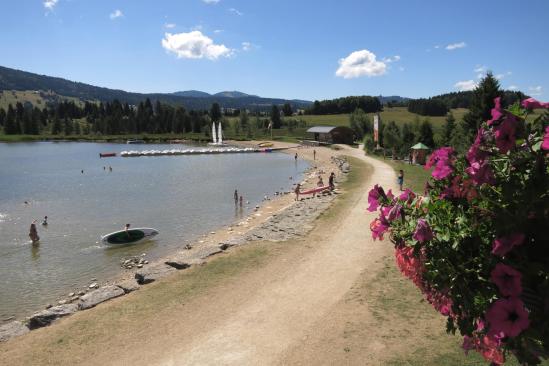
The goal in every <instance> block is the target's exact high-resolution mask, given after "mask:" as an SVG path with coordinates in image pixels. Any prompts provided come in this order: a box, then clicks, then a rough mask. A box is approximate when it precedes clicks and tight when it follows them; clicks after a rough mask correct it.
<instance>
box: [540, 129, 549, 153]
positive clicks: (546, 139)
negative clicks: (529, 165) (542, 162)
mask: <svg viewBox="0 0 549 366" xmlns="http://www.w3.org/2000/svg"><path fill="white" fill-rule="evenodd" d="M541 148H542V149H543V150H549V126H547V127H546V128H545V136H543V143H542V144H541Z"/></svg>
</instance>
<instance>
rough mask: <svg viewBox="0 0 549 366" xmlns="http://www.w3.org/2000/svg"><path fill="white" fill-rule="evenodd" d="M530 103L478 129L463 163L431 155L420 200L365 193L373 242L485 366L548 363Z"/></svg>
mask: <svg viewBox="0 0 549 366" xmlns="http://www.w3.org/2000/svg"><path fill="white" fill-rule="evenodd" d="M532 108H549V103H541V102H538V101H536V100H535V99H533V98H529V99H526V100H524V101H522V103H520V104H519V103H517V104H515V105H513V106H511V107H510V108H509V109H503V108H502V107H501V104H500V99H499V98H497V99H496V100H495V107H494V109H493V110H492V119H491V120H489V121H487V122H485V123H483V124H482V126H481V127H480V128H479V130H478V133H477V136H476V139H475V141H474V143H473V144H472V145H471V147H470V149H469V151H468V152H467V154H466V155H465V156H458V155H457V154H456V152H455V151H454V150H453V149H452V148H451V147H443V148H441V149H438V150H436V151H434V152H433V154H432V155H431V156H430V158H429V160H428V162H427V164H426V168H427V169H430V168H433V171H432V179H431V180H430V182H429V183H427V185H426V189H425V193H424V195H422V196H420V195H417V194H416V193H413V192H411V191H410V190H406V191H405V192H404V193H402V194H401V195H400V196H395V195H394V194H393V193H392V192H391V190H389V191H388V192H385V191H384V190H383V188H381V187H379V186H377V185H376V186H375V187H374V188H373V189H372V190H371V191H370V193H369V196H368V200H369V204H370V207H369V208H368V209H369V210H370V211H377V210H379V212H380V214H379V217H377V218H376V219H374V221H373V222H372V223H371V224H370V228H371V231H372V235H373V237H374V239H383V236H384V234H386V233H387V234H389V235H390V238H391V241H392V242H393V243H394V245H395V256H396V262H397V265H398V267H399V269H400V271H401V272H402V273H403V275H405V276H406V277H408V278H409V279H410V280H412V281H413V282H414V284H415V285H416V286H417V287H419V289H420V290H421V291H422V292H423V294H424V296H425V297H426V299H427V300H428V301H429V302H430V303H431V304H432V305H433V306H434V307H435V309H436V310H438V311H439V312H440V313H441V314H442V315H444V316H445V317H447V330H448V331H449V332H453V333H455V332H456V331H457V330H459V332H460V333H461V334H462V335H463V336H464V342H463V347H464V349H465V350H466V351H469V350H476V351H478V352H480V353H481V354H482V356H483V357H484V358H485V359H486V360H487V361H489V362H491V363H492V364H497V365H499V364H503V363H504V362H505V358H506V356H508V355H509V354H514V355H515V356H516V357H517V359H518V360H519V362H520V363H521V364H529V365H534V364H539V363H540V362H541V360H542V359H547V358H549V170H548V167H549V152H548V151H549V126H547V124H548V121H547V116H540V117H538V118H537V119H536V120H535V121H534V122H531V123H530V122H527V121H526V117H527V116H528V114H529V111H530V110H531V109H532Z"/></svg>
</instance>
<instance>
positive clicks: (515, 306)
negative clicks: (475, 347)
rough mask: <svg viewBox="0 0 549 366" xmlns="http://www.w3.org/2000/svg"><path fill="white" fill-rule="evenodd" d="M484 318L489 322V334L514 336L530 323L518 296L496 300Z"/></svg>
mask: <svg viewBox="0 0 549 366" xmlns="http://www.w3.org/2000/svg"><path fill="white" fill-rule="evenodd" d="M486 320H487V321H488V323H490V330H489V331H488V335H489V336H497V335H501V334H503V335H504V336H506V337H516V336H518V335H519V334H520V333H521V332H522V331H523V330H525V329H527V328H528V326H529V325H530V321H529V320H528V312H527V311H526V309H524V304H523V303H522V300H520V299H519V298H518V297H510V298H508V299H499V300H496V302H494V303H493V304H492V305H491V306H490V308H489V309H488V311H487V312H486Z"/></svg>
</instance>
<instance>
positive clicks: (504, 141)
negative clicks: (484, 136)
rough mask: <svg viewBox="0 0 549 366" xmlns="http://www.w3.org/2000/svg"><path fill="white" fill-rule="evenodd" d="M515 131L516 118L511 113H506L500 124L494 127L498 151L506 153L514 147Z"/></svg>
mask: <svg viewBox="0 0 549 366" xmlns="http://www.w3.org/2000/svg"><path fill="white" fill-rule="evenodd" d="M515 131H516V118H515V116H513V115H508V116H507V118H506V119H505V120H504V121H503V122H502V123H501V124H500V125H498V126H497V127H495V128H494V136H495V137H496V146H497V147H498V149H499V152H500V153H502V154H506V153H507V152H508V151H509V150H511V149H512V148H513V147H515V140H516V137H515Z"/></svg>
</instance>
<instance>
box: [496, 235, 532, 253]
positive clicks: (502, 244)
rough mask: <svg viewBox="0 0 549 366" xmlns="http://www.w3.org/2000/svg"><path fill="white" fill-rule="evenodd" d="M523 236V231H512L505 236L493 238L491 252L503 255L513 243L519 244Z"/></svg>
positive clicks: (511, 247) (522, 240)
mask: <svg viewBox="0 0 549 366" xmlns="http://www.w3.org/2000/svg"><path fill="white" fill-rule="evenodd" d="M524 239H525V236H524V234H523V233H512V234H509V235H507V236H500V237H499V238H496V240H494V243H493V244H492V254H495V255H499V256H500V257H503V256H504V255H505V254H507V253H508V252H509V251H510V250H511V249H513V247H514V246H515V245H521V244H522V243H523V242H524Z"/></svg>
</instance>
